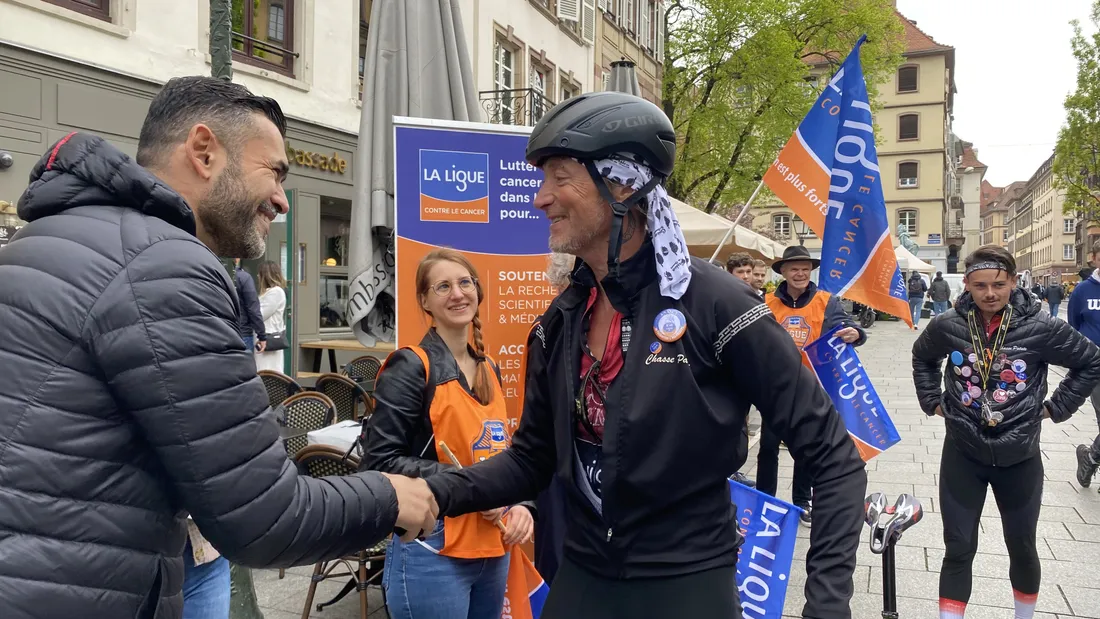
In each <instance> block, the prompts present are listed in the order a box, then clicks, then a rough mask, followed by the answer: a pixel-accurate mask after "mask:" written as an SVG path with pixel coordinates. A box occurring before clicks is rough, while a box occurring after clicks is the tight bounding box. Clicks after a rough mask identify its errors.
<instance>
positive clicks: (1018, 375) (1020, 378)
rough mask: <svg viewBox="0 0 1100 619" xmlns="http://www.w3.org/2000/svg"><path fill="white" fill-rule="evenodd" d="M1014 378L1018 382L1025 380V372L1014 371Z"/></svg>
mask: <svg viewBox="0 0 1100 619" xmlns="http://www.w3.org/2000/svg"><path fill="white" fill-rule="evenodd" d="M1016 380H1018V381H1020V382H1024V381H1025V380H1027V374H1024V373H1023V372H1017V373H1016Z"/></svg>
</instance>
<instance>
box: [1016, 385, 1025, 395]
mask: <svg viewBox="0 0 1100 619" xmlns="http://www.w3.org/2000/svg"><path fill="white" fill-rule="evenodd" d="M1024 389H1027V383H1016V391H1019V392H1020V393H1023V392H1024Z"/></svg>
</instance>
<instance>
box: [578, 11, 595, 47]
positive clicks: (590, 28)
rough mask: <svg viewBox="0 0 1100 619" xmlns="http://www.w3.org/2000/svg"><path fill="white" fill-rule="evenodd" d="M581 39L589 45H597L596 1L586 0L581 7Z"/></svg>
mask: <svg viewBox="0 0 1100 619" xmlns="http://www.w3.org/2000/svg"><path fill="white" fill-rule="evenodd" d="M581 39H583V40H584V42H585V43H588V44H589V45H594V44H595V43H596V5H595V3H594V0H584V5H583V6H582V7H581Z"/></svg>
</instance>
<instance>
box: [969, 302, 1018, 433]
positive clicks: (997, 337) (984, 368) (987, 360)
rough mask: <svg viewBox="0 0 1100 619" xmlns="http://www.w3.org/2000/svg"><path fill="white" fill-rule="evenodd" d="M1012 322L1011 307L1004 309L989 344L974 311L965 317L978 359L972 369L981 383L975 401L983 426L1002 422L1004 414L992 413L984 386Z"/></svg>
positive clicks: (991, 425) (999, 412)
mask: <svg viewBox="0 0 1100 619" xmlns="http://www.w3.org/2000/svg"><path fill="white" fill-rule="evenodd" d="M1011 320H1012V306H1011V305H1009V306H1007V307H1005V311H1004V315H1003V316H1001V324H1000V326H999V327H997V333H995V334H994V336H993V341H992V342H990V341H988V340H987V339H985V337H984V335H985V330H984V328H983V327H982V325H981V324H980V323H981V321H980V320H978V318H977V317H976V316H975V315H974V310H970V312H969V313H968V314H967V316H966V322H967V326H968V327H969V328H970V341H971V344H972V345H973V346H974V352H975V353H978V352H979V351H981V354H978V355H977V356H978V359H977V360H976V361H975V362H974V367H975V368H976V369H977V374H978V377H979V378H980V380H981V381H982V382H981V391H982V393H981V395H980V396H979V398H977V399H976V400H977V401H978V403H979V407H980V409H981V411H982V420H983V421H984V422H985V425H987V426H990V427H993V426H995V425H997V424H998V423H1000V422H1002V421H1004V413H1002V412H1001V411H994V410H993V407H992V406H990V405H989V398H988V397H986V396H987V395H988V394H987V393H986V385H987V383H988V381H989V374H990V371H991V370H992V368H993V361H994V360H995V359H996V358H997V353H998V352H1000V350H1001V347H1002V346H1004V343H1005V336H1006V335H1007V334H1008V324H1009V322H1010V321H1011ZM983 341H984V342H985V344H986V345H985V346H982V342H983Z"/></svg>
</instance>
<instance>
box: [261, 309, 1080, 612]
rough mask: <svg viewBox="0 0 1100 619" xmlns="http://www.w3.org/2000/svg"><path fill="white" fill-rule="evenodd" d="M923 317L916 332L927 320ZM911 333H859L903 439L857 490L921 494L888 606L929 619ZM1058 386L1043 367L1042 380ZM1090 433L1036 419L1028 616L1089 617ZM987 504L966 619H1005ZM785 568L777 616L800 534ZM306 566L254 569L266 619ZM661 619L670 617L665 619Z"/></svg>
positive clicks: (800, 573)
mask: <svg viewBox="0 0 1100 619" xmlns="http://www.w3.org/2000/svg"><path fill="white" fill-rule="evenodd" d="M926 324H927V322H926V321H922V325H921V326H922V328H923V326H924V325H926ZM916 336H917V333H915V332H912V331H909V330H908V329H906V328H905V327H904V325H902V324H901V323H898V322H879V323H876V324H875V325H874V326H873V327H872V328H871V329H870V338H869V340H868V342H867V344H866V345H865V346H863V347H862V348H861V349H860V351H859V354H860V358H861V360H862V362H863V365H864V366H865V367H866V368H867V369H868V372H869V374H870V376H871V379H872V382H873V383H874V386H875V389H876V390H877V391H878V394H879V396H880V397H881V398H882V401H883V403H884V404H885V405H886V407H887V408H888V409H889V411H890V415H891V417H892V418H893V420H894V423H895V424H896V425H897V427H898V430H899V432H900V433H901V436H902V441H901V443H899V444H897V445H895V446H893V447H892V448H890V449H889V450H887V451H886V452H885V453H884V454H882V455H880V456H878V457H877V458H875V459H874V460H872V461H871V462H869V463H868V465H867V471H868V473H867V475H868V478H869V481H868V492H869V493H870V492H874V491H880V492H885V493H886V494H887V496H888V497H889V499H890V503H891V504H893V501H894V499H895V498H897V495H898V494H900V493H903V492H908V493H910V494H913V495H914V496H916V497H917V498H918V499H920V501H921V504H922V505H923V506H924V508H925V511H926V513H925V517H924V520H923V521H921V522H920V523H919V524H918V525H917V526H916V527H914V528H913V529H910V530H909V531H908V532H907V533H906V534H905V536H904V537H903V538H902V540H901V541H900V542H899V545H898V549H897V565H898V572H897V587H898V596H899V597H898V607H899V608H898V610H899V613H900V615H901V617H902V619H908V618H910V617H912V618H914V619H916V618H926V619H927V618H933V617H937V616H938V612H939V611H938V606H937V600H938V594H937V587H938V579H939V567H940V562H941V560H942V559H943V548H944V546H943V536H942V533H943V531H942V526H941V521H940V515H939V505H938V503H939V491H938V486H937V484H938V482H939V462H940V453H941V450H942V444H943V434H944V429H943V420H942V419H940V418H929V417H926V416H925V415H924V413H922V412H921V411H920V408H919V407H918V405H917V400H916V396H915V394H914V391H913V380H912V364H911V361H910V354H911V353H910V351H911V350H912V346H913V342H914V341H915V340H916ZM1058 380H1060V373H1059V372H1058V371H1057V370H1053V371H1052V372H1051V375H1050V381H1051V383H1052V388H1053V383H1055V382H1056V381H1058ZM1096 432H1097V425H1096V417H1095V415H1094V414H1093V411H1092V407H1091V406H1090V405H1089V404H1086V405H1085V406H1084V407H1083V408H1082V409H1081V410H1080V411H1079V412H1078V413H1077V415H1075V416H1074V417H1073V418H1071V419H1070V420H1069V421H1067V422H1065V423H1062V424H1058V425H1055V424H1053V423H1051V422H1049V421H1046V422H1044V424H1043V440H1042V447H1043V459H1044V464H1045V467H1046V485H1045V487H1044V491H1043V510H1042V513H1041V515H1040V521H1039V555H1040V557H1041V558H1042V563H1043V586H1042V590H1041V591H1040V593H1039V602H1038V610H1039V611H1040V612H1038V613H1036V617H1037V618H1039V619H1055V618H1056V617H1091V618H1094V619H1100V573H1098V572H1097V570H1096V568H1095V566H1096V564H1097V557H1100V493H1098V492H1097V490H1096V488H1095V486H1096V484H1094V487H1093V488H1091V489H1081V488H1079V487H1078V486H1077V483H1076V482H1075V481H1074V470H1075V468H1076V460H1075V457H1074V453H1073V450H1074V448H1075V446H1076V445H1077V444H1079V443H1086V442H1090V441H1091V440H1092V439H1093V438H1094V437H1095V436H1096ZM780 457H781V458H782V460H781V464H780V467H781V468H780V488H781V489H780V495H781V497H782V498H785V499H788V500H789V499H790V481H791V475H792V472H793V468H792V467H793V461H792V460H791V459H790V457H789V456H788V455H787V454H786V452H782V453H781V454H780ZM755 462H756V458H755V450H754V453H753V454H751V455H750V458H749V465H750V466H749V467H746V469H745V471H744V472H746V473H747V474H748V475H749V477H753V476H754V475H755V470H754V469H755ZM997 513H998V512H997V508H996V504H995V503H994V501H993V495H992V493H989V495H988V498H987V501H986V506H985V509H984V511H983V516H982V521H981V532H980V541H979V547H978V553H979V554H978V556H977V559H976V560H975V562H974V574H975V577H974V593H973V595H972V597H971V600H970V605H969V607H968V608H967V614H966V616H967V618H968V619H1011V617H1012V616H1013V611H1012V603H1013V602H1012V589H1011V585H1010V584H1009V581H1008V557H1007V555H1006V549H1005V545H1004V540H1003V538H1002V536H1001V523H1000V520H999V519H998V518H997ZM799 535H800V539H799V542H798V546H797V548H796V555H795V556H796V561H795V565H794V566H793V569H792V574H791V587H790V588H789V589H788V592H787V604H786V611H785V612H786V613H787V615H786V616H789V617H799V616H800V615H799V613H800V612H801V609H802V605H803V603H804V599H803V585H804V583H805V573H806V569H805V568H806V565H805V562H804V561H802V560H799V558H804V557H805V553H806V551H807V549H808V548H809V532H808V530H807V529H804V528H803V529H801V530H800V532H799ZM867 542H868V538H867V529H866V528H865V529H864V534H863V542H862V547H861V550H860V553H859V557H858V559H857V567H856V573H855V579H854V580H855V595H854V597H853V599H852V616H853V617H854V618H856V619H872V618H877V617H879V616H880V612H881V609H882V597H881V596H882V593H881V592H882V570H881V565H882V564H881V557H879V556H878V555H874V554H872V553H871V551H870V550H869V548H868V545H867ZM311 573H312V568H307V567H300V568H294V569H291V570H288V571H287V574H286V576H285V578H283V579H279V578H278V573H277V572H276V571H274V570H259V571H257V572H255V578H256V589H257V594H258V596H259V599H260V604H261V607H262V608H263V611H264V615H265V617H266V619H291V618H292V617H301V616H302V609H303V605H304V602H305V595H306V589H307V588H308V586H309V575H310V574H311ZM342 584H343V580H342V579H334V580H333V581H327V582H323V583H321V584H320V586H319V587H318V593H317V595H316V598H315V600H314V605H316V604H317V603H318V602H319V601H324V600H327V599H328V598H330V597H332V596H333V595H334V594H335V593H336V592H337V591H338V590H339V589H340V587H341V586H342ZM369 598H370V611H371V617H373V618H374V619H380V618H383V617H385V616H386V613H385V611H384V610H381V608H382V605H381V604H382V597H381V594H380V592H379V591H378V590H377V588H372V589H371V590H370V591H369ZM358 613H359V604H358V596H357V595H354V594H353V595H349V596H348V597H346V598H345V599H343V600H341V601H340V602H339V603H338V604H336V605H334V606H332V607H329V608H326V609H325V610H324V611H323V612H320V613H318V612H317V611H316V608H314V609H313V611H312V614H311V615H310V616H311V617H317V618H323V619H351V618H353V617H358V616H359V615H358ZM670 619H671V618H670Z"/></svg>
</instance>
